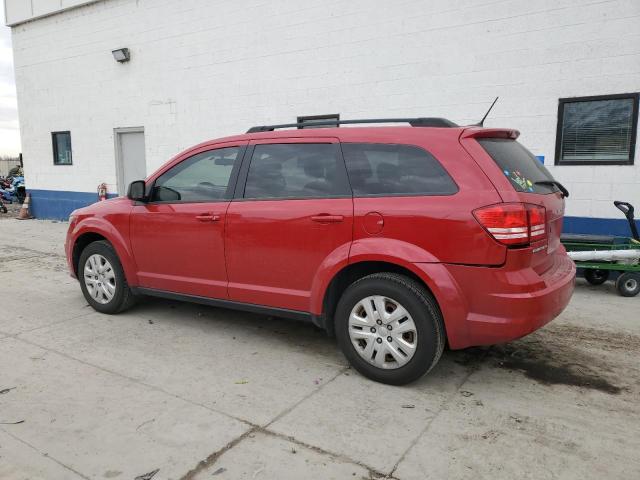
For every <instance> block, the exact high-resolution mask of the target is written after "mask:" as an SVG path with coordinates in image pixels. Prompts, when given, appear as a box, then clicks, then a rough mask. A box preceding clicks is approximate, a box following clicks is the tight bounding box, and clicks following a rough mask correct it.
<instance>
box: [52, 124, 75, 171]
mask: <svg viewBox="0 0 640 480" xmlns="http://www.w3.org/2000/svg"><path fill="white" fill-rule="evenodd" d="M51 138H52V140H53V164H54V165H71V133H70V132H53V133H52V134H51Z"/></svg>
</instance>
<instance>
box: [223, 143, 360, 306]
mask: <svg viewBox="0 0 640 480" xmlns="http://www.w3.org/2000/svg"><path fill="white" fill-rule="evenodd" d="M246 159H247V160H245V162H243V166H242V171H241V173H240V177H239V180H238V188H237V189H236V195H235V197H236V198H234V200H233V201H232V202H231V205H230V206H229V209H228V211H227V225H226V239H225V249H226V256H227V273H228V276H229V297H230V299H231V300H235V301H239V302H244V303H253V304H258V305H266V306H270V307H277V308H286V309H289V310H300V311H310V295H311V288H312V284H313V281H314V278H315V277H316V274H317V272H318V271H319V270H321V268H322V265H323V264H324V263H326V262H327V259H330V260H331V264H336V263H339V262H340V261H344V262H345V263H346V261H347V259H348V255H349V246H350V244H351V238H352V223H353V202H352V198H351V191H350V188H349V185H348V181H347V177H346V172H345V168H344V162H343V160H342V157H341V155H340V150H339V143H338V140H337V139H335V138H327V137H319V138H304V139H301V138H293V139H287V138H279V139H274V140H260V141H253V142H250V146H249V148H248V151H247V155H246ZM314 313H317V312H314Z"/></svg>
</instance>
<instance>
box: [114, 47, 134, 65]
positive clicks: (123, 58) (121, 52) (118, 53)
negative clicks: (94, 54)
mask: <svg viewBox="0 0 640 480" xmlns="http://www.w3.org/2000/svg"><path fill="white" fill-rule="evenodd" d="M111 54H112V55H113V58H115V59H116V60H117V61H118V62H120V63H124V62H128V61H129V60H131V54H130V53H129V49H128V48H118V49H117V50H113V51H112V52H111Z"/></svg>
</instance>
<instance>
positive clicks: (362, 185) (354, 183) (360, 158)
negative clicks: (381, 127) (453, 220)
mask: <svg viewBox="0 0 640 480" xmlns="http://www.w3.org/2000/svg"><path fill="white" fill-rule="evenodd" d="M342 152H343V154H344V159H345V162H346V164H347V172H348V173H349V181H350V182H351V188H352V189H353V194H354V195H356V196H366V195H450V194H452V193H455V192H457V191H458V188H457V186H456V184H455V183H454V182H453V180H452V179H451V177H450V176H449V175H448V174H447V172H446V171H445V170H444V168H442V165H440V163H439V162H438V161H437V160H436V159H435V158H434V157H433V156H432V155H431V154H430V153H429V152H427V151H426V150H423V149H422V148H418V147H414V146H410V145H386V144H370V143H343V144H342Z"/></svg>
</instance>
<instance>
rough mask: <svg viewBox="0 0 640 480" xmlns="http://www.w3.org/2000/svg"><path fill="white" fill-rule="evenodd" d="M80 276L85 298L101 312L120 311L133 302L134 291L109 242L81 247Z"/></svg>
mask: <svg viewBox="0 0 640 480" xmlns="http://www.w3.org/2000/svg"><path fill="white" fill-rule="evenodd" d="M78 280H79V281H80V288H81V289H82V293H83V294H84V298H85V299H86V300H87V302H89V305H91V306H92V307H93V308H94V309H95V310H97V311H98V312H102V313H118V312H122V311H123V310H126V309H127V308H129V307H130V306H131V305H133V302H134V296H133V293H132V292H131V289H130V288H129V285H128V284H127V279H126V278H125V276H124V271H123V269H122V265H121V263H120V259H119V258H118V255H117V254H116V252H115V250H114V249H113V247H112V246H111V244H110V243H109V242H106V241H98V242H93V243H90V244H89V245H87V247H86V248H85V249H84V250H83V251H82V253H81V254H80V260H79V262H78Z"/></svg>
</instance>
